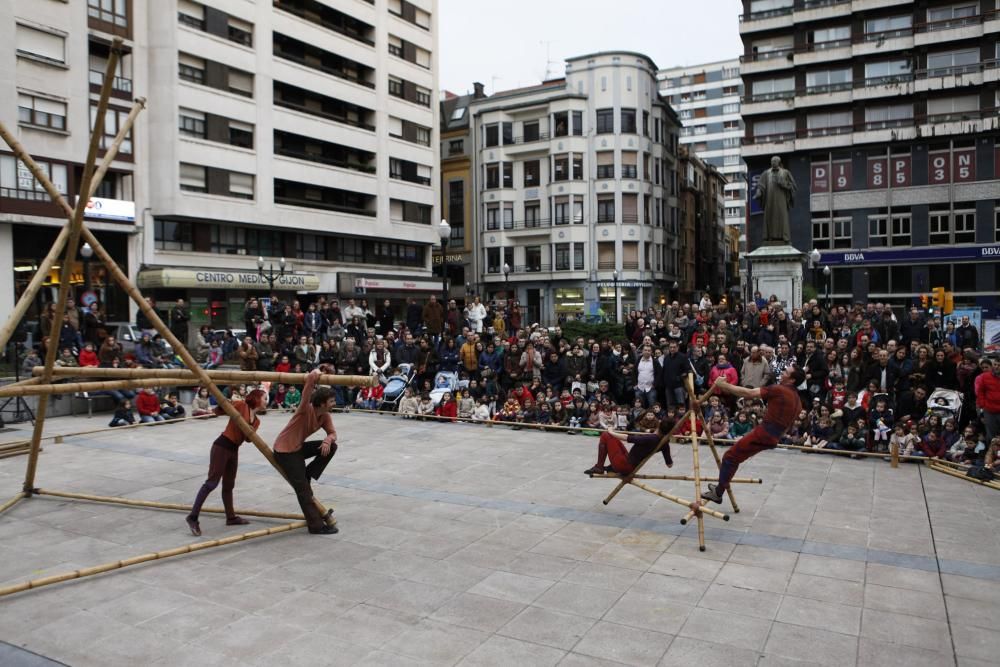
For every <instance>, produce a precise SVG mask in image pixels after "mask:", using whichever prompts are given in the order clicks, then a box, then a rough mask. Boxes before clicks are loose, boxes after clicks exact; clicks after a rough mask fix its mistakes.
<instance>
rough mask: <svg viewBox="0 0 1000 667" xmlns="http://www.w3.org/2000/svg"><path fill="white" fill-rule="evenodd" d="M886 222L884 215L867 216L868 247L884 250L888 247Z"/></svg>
mask: <svg viewBox="0 0 1000 667" xmlns="http://www.w3.org/2000/svg"><path fill="white" fill-rule="evenodd" d="M887 225H888V221H887V219H886V216H885V215H870V216H868V247H870V248H884V247H885V246H887V245H889V233H888V227H887Z"/></svg>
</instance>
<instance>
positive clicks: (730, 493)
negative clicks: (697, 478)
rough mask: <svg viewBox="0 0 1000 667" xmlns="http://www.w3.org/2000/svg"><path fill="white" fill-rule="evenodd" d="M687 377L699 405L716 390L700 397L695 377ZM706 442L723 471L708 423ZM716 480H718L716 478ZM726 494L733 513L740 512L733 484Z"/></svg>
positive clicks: (689, 387) (692, 393) (688, 387)
mask: <svg viewBox="0 0 1000 667" xmlns="http://www.w3.org/2000/svg"><path fill="white" fill-rule="evenodd" d="M685 378H686V380H685V381H686V384H687V387H686V388H687V390H688V396H689V397H690V398H691V399H692V400H694V401H695V402H696V404H697V405H698V406H700V405H701V404H702V403H703V402H704V400H705V398H707V397H708V396H709V395H711V394H712V393H713V392H714V391H715V388H714V387H713V388H712V389H710V390H709V391H708V392H706V393H705V395H704V396H703V397H699V396H697V395H696V394H695V391H694V379H693V378H692V377H691V376H690V375H687V376H685ZM695 409H698V410H700V409H701V408H700V407H698V408H695ZM705 442H706V443H707V444H708V448H709V450H710V451H711V452H712V458H714V459H715V465H716V467H717V468H718V469H719V470H720V471H721V470H722V457H721V456H719V450H717V449H716V448H715V436H713V435H712V430H711V429H709V428H708V425H707V424H706V425H705ZM715 481H718V480H715ZM726 495H727V496H729V504H730V505H732V506H733V513H734V514H738V513H739V511H740V506H739V505H738V504H736V495H735V494H734V493H733V487H732V486H727V487H726ZM699 497H700V496H699Z"/></svg>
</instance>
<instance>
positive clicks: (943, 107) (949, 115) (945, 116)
mask: <svg viewBox="0 0 1000 667" xmlns="http://www.w3.org/2000/svg"><path fill="white" fill-rule="evenodd" d="M978 112H979V96H978V95H963V96H962V97H942V98H938V99H931V100H927V116H928V120H929V121H930V122H932V123H941V122H945V121H951V120H964V119H968V118H973V117H975V116H976V115H978Z"/></svg>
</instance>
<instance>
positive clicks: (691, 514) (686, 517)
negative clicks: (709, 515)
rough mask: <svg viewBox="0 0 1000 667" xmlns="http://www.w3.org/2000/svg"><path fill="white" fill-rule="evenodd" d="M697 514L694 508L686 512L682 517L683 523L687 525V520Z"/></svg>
mask: <svg viewBox="0 0 1000 667" xmlns="http://www.w3.org/2000/svg"><path fill="white" fill-rule="evenodd" d="M695 514H697V512H695V511H694V510H691V511H689V512H688V513H687V514H685V515H684V517H683V518H682V519H681V525H682V526H686V525H687V522H688V521H690V520H691V519H692V518H693V517H694V515H695Z"/></svg>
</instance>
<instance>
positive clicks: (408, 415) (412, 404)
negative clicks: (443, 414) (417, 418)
mask: <svg viewBox="0 0 1000 667" xmlns="http://www.w3.org/2000/svg"><path fill="white" fill-rule="evenodd" d="M419 405H420V402H419V401H418V400H417V397H416V396H414V395H413V387H407V388H406V389H404V390H403V398H401V399H399V414H401V415H403V418H404V419H412V418H413V416H414V415H416V414H417V408H418V407H419Z"/></svg>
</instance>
